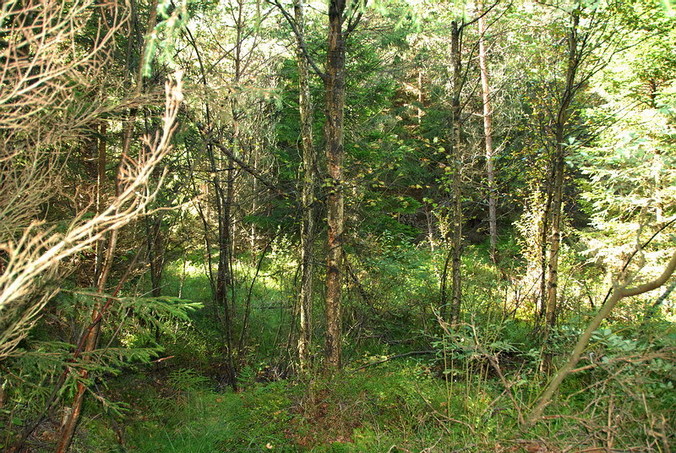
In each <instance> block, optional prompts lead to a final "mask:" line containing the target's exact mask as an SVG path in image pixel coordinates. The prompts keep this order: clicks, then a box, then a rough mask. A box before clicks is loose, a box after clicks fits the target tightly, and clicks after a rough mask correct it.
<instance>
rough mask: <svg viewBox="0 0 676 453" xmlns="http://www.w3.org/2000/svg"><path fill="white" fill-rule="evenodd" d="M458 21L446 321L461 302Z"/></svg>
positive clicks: (454, 317) (455, 317)
mask: <svg viewBox="0 0 676 453" xmlns="http://www.w3.org/2000/svg"><path fill="white" fill-rule="evenodd" d="M462 30H463V26H462V24H458V22H457V21H453V22H451V62H452V65H453V75H452V78H453V95H452V99H451V153H450V162H449V165H450V167H451V178H452V180H451V196H452V199H453V200H452V208H451V224H452V230H451V253H452V259H451V279H452V282H453V286H452V293H451V306H450V313H449V321H450V322H451V323H452V324H453V323H457V322H458V321H459V320H460V309H461V304H462V274H461V265H462V223H463V218H462V163H461V161H462V124H461V118H460V115H461V113H462V105H461V103H460V96H461V93H462V54H461V51H462V49H461V46H462V43H461V39H462Z"/></svg>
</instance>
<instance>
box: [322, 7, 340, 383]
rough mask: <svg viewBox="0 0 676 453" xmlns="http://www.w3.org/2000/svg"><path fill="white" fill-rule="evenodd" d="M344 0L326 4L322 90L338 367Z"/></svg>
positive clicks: (329, 310)
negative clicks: (324, 111)
mask: <svg viewBox="0 0 676 453" xmlns="http://www.w3.org/2000/svg"><path fill="white" fill-rule="evenodd" d="M344 12H345V0H331V2H330V3H329V31H328V56H327V61H326V74H325V78H324V86H325V89H326V126H325V128H326V129H325V136H326V161H327V171H328V179H329V181H328V182H329V188H328V189H329V193H328V196H327V200H326V204H327V224H328V240H327V249H328V256H327V260H326V264H327V268H326V346H325V347H326V366H327V368H328V369H329V370H331V369H338V368H340V366H341V360H340V357H341V331H342V327H341V280H342V278H341V277H342V255H343V244H342V241H343V227H344V223H345V219H344V200H343V157H344V156H343V155H344V145H343V111H344V107H345V37H344V32H343V13H344Z"/></svg>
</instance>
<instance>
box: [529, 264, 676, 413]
mask: <svg viewBox="0 0 676 453" xmlns="http://www.w3.org/2000/svg"><path fill="white" fill-rule="evenodd" d="M674 271H676V253H674V254H673V255H672V257H671V260H670V261H669V263H668V264H667V265H666V266H665V268H664V271H663V272H662V275H660V276H659V277H658V278H656V279H655V280H653V281H651V282H648V283H644V284H643V285H640V286H637V287H636V288H630V289H629V288H626V287H625V286H618V287H616V288H615V289H614V290H613V292H612V294H611V295H610V297H609V298H608V300H607V301H606V302H605V303H604V304H603V305H602V306H601V309H600V310H599V312H598V313H597V314H596V316H595V317H594V319H593V320H592V321H591V322H590V323H589V325H588V326H587V328H586V329H585V331H584V332H583V333H582V335H580V338H579V339H578V340H577V343H576V344H575V348H573V352H572V353H571V355H570V358H569V359H568V362H567V363H566V364H565V365H564V366H562V367H561V369H559V371H558V372H557V373H556V375H554V377H553V378H552V380H551V382H550V383H549V385H548V386H547V388H546V389H545V391H544V392H543V393H542V396H541V397H540V399H539V400H538V401H537V402H536V403H535V405H534V407H533V410H532V411H531V412H530V414H529V415H528V417H527V419H526V423H527V424H529V425H532V424H534V423H535V422H537V421H538V420H539V419H540V418H541V417H542V414H543V413H544V410H545V408H546V407H547V406H548V405H549V403H550V402H551V400H552V398H553V397H554V394H555V393H556V391H557V390H558V389H559V386H560V385H561V383H562V382H563V380H564V379H565V378H566V376H568V374H570V372H571V371H572V370H573V368H574V367H575V365H577V362H579V361H580V357H582V354H583V353H584V351H585V349H586V348H587V345H588V344H589V341H590V340H591V337H592V334H593V333H594V331H596V329H598V328H599V326H600V325H601V322H602V321H603V320H604V319H606V318H607V317H608V315H609V314H610V313H611V311H612V310H613V308H615V306H616V305H617V303H618V302H619V301H620V300H622V299H623V298H625V297H632V296H638V295H639V294H643V293H645V292H648V291H652V290H653V289H657V288H659V287H660V286H662V285H664V284H665V283H666V282H667V280H668V279H669V277H671V275H672V274H673V273H674Z"/></svg>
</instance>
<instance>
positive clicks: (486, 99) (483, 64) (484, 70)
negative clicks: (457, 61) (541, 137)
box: [478, 15, 498, 263]
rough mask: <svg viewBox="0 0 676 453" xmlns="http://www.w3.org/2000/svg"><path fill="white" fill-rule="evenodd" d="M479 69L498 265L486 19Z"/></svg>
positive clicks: (493, 244) (491, 222)
mask: <svg viewBox="0 0 676 453" xmlns="http://www.w3.org/2000/svg"><path fill="white" fill-rule="evenodd" d="M478 23H479V69H480V70H481V95H482V99H483V110H484V115H483V119H484V144H485V149H486V178H487V180H488V187H487V189H488V231H489V235H490V246H491V259H492V260H493V263H497V255H496V252H497V242H498V226H497V225H498V221H497V213H496V205H497V201H496V195H497V190H496V187H495V168H494V161H493V158H494V150H493V110H492V109H491V87H490V83H489V74H488V63H487V61H486V42H485V36H484V35H485V34H486V18H485V16H483V15H481V16H480V17H479V21H478Z"/></svg>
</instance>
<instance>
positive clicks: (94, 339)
mask: <svg viewBox="0 0 676 453" xmlns="http://www.w3.org/2000/svg"><path fill="white" fill-rule="evenodd" d="M105 134H106V123H102V124H101V126H100V129H99V137H100V138H99V144H98V147H97V154H98V166H97V177H96V189H97V194H96V199H97V203H96V213H97V214H100V213H101V211H102V209H103V202H102V200H103V191H104V185H105V180H106V141H105ZM104 240H105V239H102V240H101V241H99V243H98V244H97V250H102V249H103V244H102V242H103V241H104ZM116 243H117V231H113V232H112V233H111V235H110V240H109V242H108V244H107V245H106V247H107V248H106V251H105V256H104V255H103V253H97V255H96V261H97V266H96V269H97V270H96V272H95V273H96V278H97V281H96V286H97V292H98V293H99V294H103V293H104V292H105V289H106V283H107V281H108V275H110V269H111V267H112V262H113V255H114V253H115V248H116ZM99 260H100V262H99ZM99 310H100V306H99V304H96V305H95V306H94V308H93V310H92V314H91V319H92V322H93V323H94V326H93V328H92V329H87V330H85V333H84V335H85V336H86V337H85V339H84V347H83V349H82V352H83V355H84V357H83V360H86V359H87V357H86V355H87V354H88V353H90V352H92V351H93V350H94V349H96V345H97V343H98V339H99V333H100V331H101V323H100V322H97V320H98V319H99ZM78 374H79V376H80V379H79V380H78V383H77V387H76V390H75V396H74V397H73V403H72V404H71V406H70V407H69V408H66V409H65V416H64V418H63V420H62V423H61V435H60V436H59V442H58V444H57V447H56V452H57V453H65V452H67V451H68V449H69V448H70V444H71V443H72V441H73V436H74V434H75V428H76V427H77V423H78V421H79V420H80V413H81V411H82V403H83V402H84V397H85V392H86V390H87V386H86V385H85V384H84V383H83V381H85V380H86V379H87V378H88V377H89V371H88V370H87V369H85V368H83V369H80V370H79V371H78Z"/></svg>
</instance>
